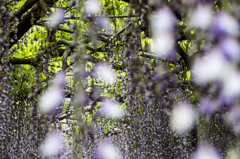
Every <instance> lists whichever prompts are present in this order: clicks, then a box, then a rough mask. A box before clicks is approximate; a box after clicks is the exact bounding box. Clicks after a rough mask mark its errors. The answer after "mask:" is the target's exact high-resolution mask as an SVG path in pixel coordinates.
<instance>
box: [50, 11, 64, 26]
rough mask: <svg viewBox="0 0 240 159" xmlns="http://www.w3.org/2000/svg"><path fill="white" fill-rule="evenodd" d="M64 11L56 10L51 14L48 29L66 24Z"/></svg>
mask: <svg viewBox="0 0 240 159" xmlns="http://www.w3.org/2000/svg"><path fill="white" fill-rule="evenodd" d="M64 15H65V13H64V11H63V10H61V9H58V10H56V11H55V12H53V13H52V14H51V17H50V20H49V21H48V27H50V28H55V27H57V26H58V25H59V24H60V23H63V22H64Z"/></svg>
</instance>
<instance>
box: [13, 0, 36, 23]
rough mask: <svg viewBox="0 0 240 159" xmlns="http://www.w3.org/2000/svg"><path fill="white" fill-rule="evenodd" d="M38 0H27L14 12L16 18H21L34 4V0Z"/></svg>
mask: <svg viewBox="0 0 240 159" xmlns="http://www.w3.org/2000/svg"><path fill="white" fill-rule="evenodd" d="M38 1H39V0H27V1H26V2H25V3H24V4H23V6H22V7H21V8H20V9H18V10H17V11H16V12H15V13H14V17H17V18H18V19H20V18H21V16H22V15H23V14H24V13H25V12H27V11H28V10H29V9H30V8H32V7H33V6H34V4H35V3H36V2H38Z"/></svg>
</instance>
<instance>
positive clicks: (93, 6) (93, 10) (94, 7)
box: [85, 0, 101, 14]
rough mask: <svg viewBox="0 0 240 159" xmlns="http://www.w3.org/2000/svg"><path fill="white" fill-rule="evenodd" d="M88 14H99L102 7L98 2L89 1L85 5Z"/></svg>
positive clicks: (94, 0) (95, 0)
mask: <svg viewBox="0 0 240 159" xmlns="http://www.w3.org/2000/svg"><path fill="white" fill-rule="evenodd" d="M85 9H86V12H87V13H89V14H97V13H99V12H100V9H101V5H100V2H99V1H98V0H89V1H88V3H87V4H86V5H85Z"/></svg>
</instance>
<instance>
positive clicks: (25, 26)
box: [9, 0, 58, 48]
mask: <svg viewBox="0 0 240 159" xmlns="http://www.w3.org/2000/svg"><path fill="white" fill-rule="evenodd" d="M45 1H46V0H45ZM57 1H58V0H48V1H47V3H46V4H47V6H46V5H45V6H42V5H43V4H41V3H40V1H39V2H38V3H37V4H36V5H35V6H34V7H33V8H32V9H31V11H29V12H28V13H27V14H26V15H25V16H24V17H23V19H22V20H21V21H20V22H19V24H18V25H17V30H18V32H17V39H16V40H15V41H14V42H12V43H10V46H9V48H11V47H12V46H13V45H14V44H15V43H16V42H17V41H18V40H19V39H20V38H21V37H22V36H23V35H24V34H25V33H26V32H27V31H28V30H29V29H30V28H31V27H32V26H33V25H35V24H36V22H37V21H38V20H39V19H40V18H41V17H42V16H43V15H44V14H43V13H45V12H44V10H47V9H48V8H50V7H52V6H53V5H54V3H55V2H57ZM32 3H33V2H31V3H30V4H32ZM26 6H28V7H29V6H30V5H29V4H28V5H27V4H26ZM26 8H27V7H26ZM19 12H20V11H19ZM22 12H23V11H21V12H20V13H22ZM20 13H18V14H19V15H21V14H20ZM19 15H18V16H19ZM14 35H15V34H14V33H11V34H10V39H14V38H13V37H14Z"/></svg>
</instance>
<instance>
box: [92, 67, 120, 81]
mask: <svg viewBox="0 0 240 159" xmlns="http://www.w3.org/2000/svg"><path fill="white" fill-rule="evenodd" d="M94 73H95V75H96V76H99V77H100V78H101V79H103V80H104V81H105V82H106V83H111V82H115V80H116V74H115V72H114V71H113V70H112V69H111V67H110V66H109V65H108V64H107V63H98V64H96V65H95V66H94Z"/></svg>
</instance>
